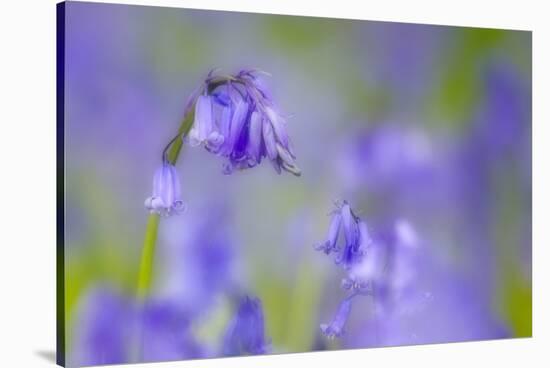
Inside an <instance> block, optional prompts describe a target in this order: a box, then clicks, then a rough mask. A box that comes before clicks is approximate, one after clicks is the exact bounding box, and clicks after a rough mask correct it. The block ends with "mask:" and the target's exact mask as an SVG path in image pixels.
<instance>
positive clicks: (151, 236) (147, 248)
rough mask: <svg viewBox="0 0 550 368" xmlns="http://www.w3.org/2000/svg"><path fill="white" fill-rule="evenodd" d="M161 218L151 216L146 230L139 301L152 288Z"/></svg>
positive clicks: (140, 266)
mask: <svg viewBox="0 0 550 368" xmlns="http://www.w3.org/2000/svg"><path fill="white" fill-rule="evenodd" d="M159 221H160V216H159V215H157V214H151V215H149V219H148V220H147V227H146V230H145V239H144V240H143V250H142V252H141V262H140V265H139V275H138V288H137V295H138V299H140V300H141V299H144V298H145V297H146V296H147V293H148V292H149V289H150V287H151V279H152V275H153V261H154V256H155V248H156V243H157V234H158V228H159Z"/></svg>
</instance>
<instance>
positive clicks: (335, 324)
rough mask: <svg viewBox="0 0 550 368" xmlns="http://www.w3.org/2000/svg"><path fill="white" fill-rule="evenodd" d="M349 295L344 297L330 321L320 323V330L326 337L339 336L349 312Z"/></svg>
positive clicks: (342, 331)
mask: <svg viewBox="0 0 550 368" xmlns="http://www.w3.org/2000/svg"><path fill="white" fill-rule="evenodd" d="M351 300H352V298H351V297H348V298H346V299H344V300H343V301H342V302H341V303H340V306H339V307H338V311H337V312H336V314H335V315H334V317H333V318H332V321H330V323H323V324H321V332H322V333H323V335H325V336H326V337H328V338H335V337H340V336H342V334H343V333H344V326H345V324H346V322H347V320H348V317H349V314H350V312H351Z"/></svg>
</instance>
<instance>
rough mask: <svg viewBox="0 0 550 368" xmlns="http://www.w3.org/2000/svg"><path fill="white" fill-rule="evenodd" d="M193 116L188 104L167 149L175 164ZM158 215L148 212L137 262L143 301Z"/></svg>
mask: <svg viewBox="0 0 550 368" xmlns="http://www.w3.org/2000/svg"><path fill="white" fill-rule="evenodd" d="M194 118H195V109H194V105H192V106H190V108H188V109H187V111H186V113H185V117H184V119H183V121H182V123H181V125H180V127H179V129H178V136H179V137H181V138H179V139H175V140H174V141H173V142H172V143H171V145H170V148H169V150H168V155H167V158H168V160H169V161H170V162H171V163H172V164H173V165H175V164H176V161H177V160H178V158H179V155H180V152H181V148H182V146H183V137H185V136H187V134H188V133H189V130H191V126H192V125H193V120H194ZM159 222H160V216H159V215H157V214H150V215H149V219H148V220H147V227H146V229H145V238H144V240H143V249H142V252H141V261H140V264H139V272H138V285H137V297H138V300H140V301H143V300H144V299H145V298H147V296H148V295H149V291H150V289H151V283H152V280H153V274H154V272H153V271H154V270H153V264H154V261H155V249H156V243H157V234H158V228H159Z"/></svg>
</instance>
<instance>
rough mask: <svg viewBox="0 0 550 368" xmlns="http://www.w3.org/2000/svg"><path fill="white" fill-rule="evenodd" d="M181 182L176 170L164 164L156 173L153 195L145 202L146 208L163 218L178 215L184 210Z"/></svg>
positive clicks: (170, 165) (172, 166) (166, 163)
mask: <svg viewBox="0 0 550 368" xmlns="http://www.w3.org/2000/svg"><path fill="white" fill-rule="evenodd" d="M184 207H185V205H184V203H183V201H182V200H181V187H180V180H179V176H178V173H177V171H176V168H175V167H174V165H172V164H170V163H169V162H164V163H163V164H162V166H161V167H159V168H158V169H157V171H156V172H155V176H154V178H153V194H152V196H151V197H149V198H147V199H146V200H145V208H147V209H148V210H149V212H151V213H157V214H159V215H161V216H170V215H172V214H178V213H180V212H182V211H183V210H184Z"/></svg>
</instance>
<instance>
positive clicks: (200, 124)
mask: <svg viewBox="0 0 550 368" xmlns="http://www.w3.org/2000/svg"><path fill="white" fill-rule="evenodd" d="M214 101H215V102H217V103H220V97H219V95H217V98H214V97H212V96H205V95H201V96H198V97H197V102H196V103H195V121H194V123H193V127H192V128H191V130H190V131H189V142H190V144H191V145H192V146H198V145H200V144H204V146H205V147H206V148H207V149H208V150H212V151H217V150H219V148H220V147H221V145H222V144H223V141H224V136H223V135H222V134H221V133H220V131H219V127H218V126H217V125H216V124H215V122H214V119H213V116H214V111H213V110H214V106H213V105H214Z"/></svg>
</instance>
